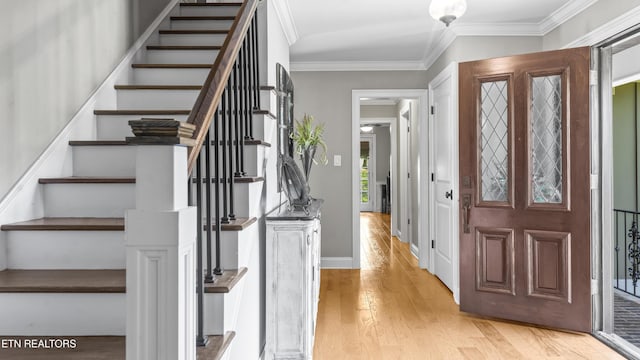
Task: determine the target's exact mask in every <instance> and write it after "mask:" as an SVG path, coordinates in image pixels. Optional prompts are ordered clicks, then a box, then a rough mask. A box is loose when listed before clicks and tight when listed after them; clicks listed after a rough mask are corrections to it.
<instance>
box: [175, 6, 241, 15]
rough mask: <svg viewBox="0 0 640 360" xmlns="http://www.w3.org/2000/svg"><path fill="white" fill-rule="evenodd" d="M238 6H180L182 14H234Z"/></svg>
mask: <svg viewBox="0 0 640 360" xmlns="http://www.w3.org/2000/svg"><path fill="white" fill-rule="evenodd" d="M239 9H240V7H239V6H210V7H207V6H205V7H203V6H181V7H180V15H182V16H236V14H237V13H238V10H239Z"/></svg>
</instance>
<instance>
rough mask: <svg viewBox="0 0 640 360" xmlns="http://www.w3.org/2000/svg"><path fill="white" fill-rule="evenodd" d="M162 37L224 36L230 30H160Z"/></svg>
mask: <svg viewBox="0 0 640 360" xmlns="http://www.w3.org/2000/svg"><path fill="white" fill-rule="evenodd" d="M158 33H159V34H160V35H163V34H165V35H167V34H168V35H200V34H203V35H211V34H220V35H224V34H227V33H229V30H212V29H194V30H159V31H158Z"/></svg>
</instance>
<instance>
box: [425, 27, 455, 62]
mask: <svg viewBox="0 0 640 360" xmlns="http://www.w3.org/2000/svg"><path fill="white" fill-rule="evenodd" d="M455 39H456V34H455V33H454V32H453V31H449V30H447V29H445V30H444V31H443V32H442V34H441V35H440V37H439V38H438V41H437V42H436V43H435V45H433V46H432V47H431V48H429V49H427V51H426V53H425V56H424V60H423V66H424V68H425V69H428V68H430V67H431V65H433V63H435V62H436V60H438V58H439V57H440V55H442V53H444V52H445V50H447V48H448V47H449V46H450V45H451V44H452V43H453V41H454V40H455Z"/></svg>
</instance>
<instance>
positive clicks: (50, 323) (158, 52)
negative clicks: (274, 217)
mask: <svg viewBox="0 0 640 360" xmlns="http://www.w3.org/2000/svg"><path fill="white" fill-rule="evenodd" d="M238 5H239V4H229V3H211V4H206V5H202V4H180V6H178V7H177V8H176V9H175V10H174V11H173V12H172V14H171V16H170V19H169V21H165V24H166V25H167V26H164V27H163V28H162V29H161V30H160V31H159V32H158V34H157V36H152V37H151V40H150V41H149V44H148V45H147V46H146V47H145V48H144V49H143V50H142V52H141V55H140V57H139V59H144V61H139V62H137V63H134V64H132V66H131V70H130V73H129V74H128V76H126V77H125V80H124V81H123V82H122V83H118V84H116V86H115V94H116V95H115V96H116V103H117V106H116V107H115V108H96V109H95V111H94V113H95V121H96V123H95V128H96V134H95V135H96V136H95V138H94V139H75V140H74V141H71V142H70V143H69V148H70V151H72V157H73V170H72V176H71V177H65V178H45V179H40V187H41V189H42V194H43V197H44V209H43V213H44V217H43V218H40V219H33V220H30V221H26V222H19V223H13V224H3V225H2V227H1V229H2V231H5V232H6V234H7V267H8V268H7V270H4V271H0V319H1V320H0V335H3V336H11V337H15V336H29V337H33V336H42V337H52V336H73V337H77V338H78V337H83V336H120V337H122V336H124V335H125V326H126V318H125V317H126V316H125V315H126V309H125V304H126V289H125V270H124V269H125V263H126V262H125V247H124V220H123V216H124V213H125V210H127V209H132V208H135V187H136V184H135V173H136V166H137V164H136V155H135V147H133V146H128V145H127V144H126V142H125V141H124V139H125V137H127V136H131V130H130V128H129V126H128V124H127V122H128V121H129V120H133V119H140V118H159V119H167V118H170V119H176V120H179V121H186V120H187V118H188V116H189V113H190V110H191V108H192V107H193V105H194V102H195V100H196V98H197V96H198V94H199V92H200V89H201V86H202V84H203V83H204V81H205V79H206V77H207V75H208V73H209V70H210V68H211V64H212V63H213V61H214V59H215V57H216V56H217V54H218V51H219V49H220V47H221V45H222V44H223V42H224V40H225V37H226V36H227V31H228V30H229V28H230V26H231V24H232V23H233V18H234V16H235V15H236V12H237V11H238V8H239V6H238ZM263 91H264V93H265V94H264V97H265V98H269V97H270V95H269V93H270V92H271V91H272V89H269V88H265V89H264V90H263ZM266 104H267V106H268V104H270V102H269V101H267V102H266ZM269 110H270V109H269V108H268V107H267V108H266V109H263V110H262V111H257V112H255V114H254V116H253V124H254V125H253V126H254V128H253V130H254V137H255V138H256V139H260V140H256V141H252V142H248V143H247V146H246V147H245V170H246V172H247V174H249V176H246V177H242V178H238V179H237V180H236V186H235V196H234V197H235V213H236V214H237V216H238V219H237V220H235V221H232V222H231V224H228V225H223V226H222V231H223V237H222V241H221V248H222V249H221V255H222V256H221V257H222V267H223V269H225V270H227V271H225V273H224V275H222V277H221V278H220V279H218V281H216V282H215V283H214V284H207V286H206V290H205V292H206V295H205V313H204V315H205V316H204V318H205V332H206V334H207V335H212V337H211V338H210V343H211V344H212V345H211V346H213V347H217V348H218V350H212V349H210V348H208V349H201V350H200V351H199V355H198V358H205V354H206V356H207V358H222V357H224V358H230V359H245V358H251V357H253V356H254V355H255V358H257V357H258V356H259V355H260V347H261V344H259V342H260V340H259V339H260V334H259V331H260V316H261V309H260V298H261V296H260V288H261V285H260V284H261V281H262V280H261V278H262V276H261V269H260V264H261V263H262V260H261V259H260V257H261V252H260V246H261V245H260V243H259V239H260V234H261V232H262V231H263V230H262V229H261V225H260V224H261V221H260V219H261V217H262V216H263V215H264V212H265V209H264V201H262V199H263V196H264V176H266V175H265V171H264V164H265V162H266V160H265V159H266V158H267V157H268V156H271V155H270V153H271V148H270V144H269V143H268V142H265V141H264V140H267V141H273V139H275V138H274V134H275V130H274V129H275V120H274V118H273V116H272V115H270V113H269ZM78 339H79V340H78V342H79V343H82V339H83V338H78ZM97 339H100V338H97ZM105 339H110V340H109V341H110V342H108V344H110V345H109V346H110V347H112V349H110V352H109V351H107V352H101V353H99V354H98V353H96V354H93V355H92V356H95V357H91V358H92V359H103V358H104V359H119V358H120V359H122V358H124V342H123V341H119V340H117V341H115V342H114V341H113V339H112V338H105ZM86 343H87V344H89V343H91V344H93V343H92V342H91V341H89V340H87V342H86ZM87 346H88V345H87ZM92 346H93V345H92ZM194 346H195V344H194ZM89 350H90V349H89ZM3 354H10V355H11V354H13V353H6V352H5V353H2V352H1V351H0V358H4V357H3ZM16 354H18V355H21V356H27V355H28V353H27V352H23V353H16ZM53 354H58V355H59V354H61V353H53ZM86 354H88V353H85V354H84V355H86ZM245 354H248V356H250V357H244V356H245ZM14 355H15V354H13V355H11V356H14ZM18 355H15V356H18ZM67 355H68V356H67ZM73 356H74V355H73V354H71V353H70V354H66V353H65V355H64V356H63V357H64V358H68V359H74V358H76V357H73ZM101 356H102V357H101ZM9 358H11V357H9ZM25 358H27V357H25ZM52 358H54V357H52ZM78 358H82V357H78ZM85 358H86V357H85Z"/></svg>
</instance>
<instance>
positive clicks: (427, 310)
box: [314, 213, 622, 360]
mask: <svg viewBox="0 0 640 360" xmlns="http://www.w3.org/2000/svg"><path fill="white" fill-rule="evenodd" d="M360 219H361V228H360V233H361V258H362V269H361V270H322V281H321V290H320V305H319V306H320V308H319V312H318V324H317V328H316V338H315V348H314V359H315V360H335V359H341V360H342V359H363V360H365V359H366V360H369V359H384V360H386V359H402V360H406V359H447V360H449V359H622V357H621V356H620V355H618V354H617V353H616V352H615V351H613V350H611V349H610V348H608V347H607V346H606V345H604V344H602V343H600V342H599V341H598V340H596V339H595V338H594V337H592V336H590V335H587V334H576V333H568V332H560V331H554V330H549V329H543V328H537V327H531V326H525V325H522V324H517V323H513V322H505V321H493V320H488V319H485V318H480V317H477V316H472V315H469V314H466V313H461V312H460V311H459V309H458V306H457V305H456V304H455V303H454V301H453V297H452V295H451V292H450V291H449V290H448V289H447V288H446V287H445V286H444V285H443V284H442V283H441V282H440V281H439V280H438V279H437V278H436V277H435V276H433V275H431V274H429V273H428V272H427V271H426V270H421V269H419V268H418V262H417V260H416V258H415V257H413V255H411V254H410V252H409V247H408V244H405V243H401V242H400V241H398V239H397V238H395V237H394V238H392V237H391V235H390V229H389V227H390V225H389V223H390V219H389V215H388V214H380V213H362V214H361V217H360Z"/></svg>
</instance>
